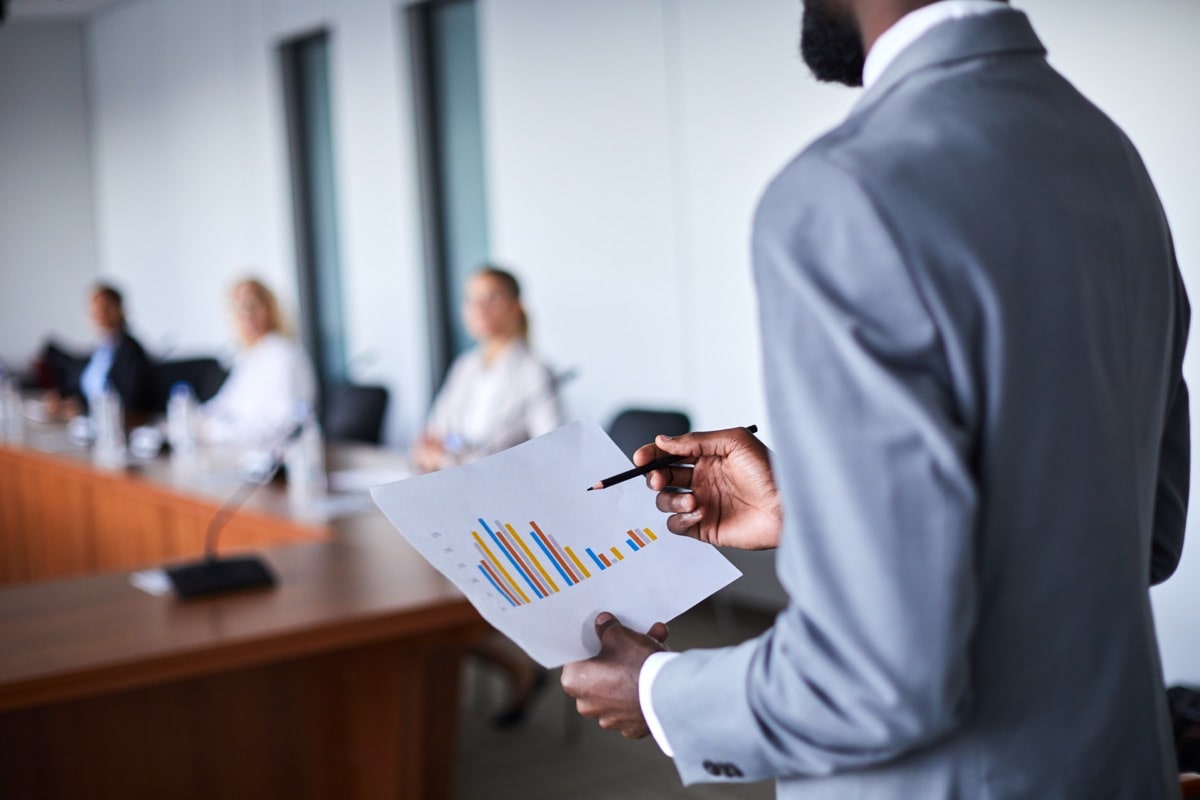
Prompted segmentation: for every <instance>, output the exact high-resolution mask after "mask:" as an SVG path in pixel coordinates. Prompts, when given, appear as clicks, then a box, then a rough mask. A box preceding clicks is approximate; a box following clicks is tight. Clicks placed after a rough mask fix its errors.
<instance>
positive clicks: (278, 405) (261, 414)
mask: <svg viewBox="0 0 1200 800" xmlns="http://www.w3.org/2000/svg"><path fill="white" fill-rule="evenodd" d="M316 400H317V385H316V379H315V378H314V376H313V368H312V364H311V363H310V362H309V360H308V356H307V355H305V353H304V350H303V349H302V348H301V347H300V345H298V344H297V343H296V342H294V341H292V340H291V339H288V338H287V337H285V336H283V335H281V334H278V333H274V332H272V333H268V334H266V335H265V336H263V337H262V338H261V339H259V340H258V341H257V342H255V343H254V344H253V345H251V346H250V347H248V348H246V349H244V350H242V351H240V352H239V353H238V354H237V356H236V357H235V358H234V361H233V367H232V369H231V370H230V372H229V377H228V378H226V379H225V383H224V384H222V385H221V390H220V391H219V392H217V395H216V397H214V398H213V399H211V400H209V401H208V402H207V403H205V404H204V407H203V410H202V415H201V416H202V434H203V438H204V439H205V440H206V441H210V442H224V443H229V442H238V443H242V444H246V445H250V446H260V445H264V444H267V443H269V442H271V441H272V440H273V439H275V438H276V437H278V436H280V435H281V434H282V433H283V432H284V430H285V429H286V428H287V426H288V425H290V424H292V423H293V422H294V421H295V420H297V419H298V418H299V417H301V416H303V415H305V414H309V413H312V411H313V410H314V408H315V406H316Z"/></svg>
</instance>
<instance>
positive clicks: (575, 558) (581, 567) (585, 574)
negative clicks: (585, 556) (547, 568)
mask: <svg viewBox="0 0 1200 800" xmlns="http://www.w3.org/2000/svg"><path fill="white" fill-rule="evenodd" d="M563 550H566V551H567V555H569V556H570V557H571V560H572V561H574V562H575V566H576V567H578V568H579V571H580V572H582V573H583V577H585V578H590V577H592V573H590V572H588V571H587V567H585V566H584V565H583V562H582V561H580V560H579V556H577V555H575V554H574V553H572V552H571V548H569V547H564V548H563Z"/></svg>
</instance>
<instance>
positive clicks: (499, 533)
mask: <svg viewBox="0 0 1200 800" xmlns="http://www.w3.org/2000/svg"><path fill="white" fill-rule="evenodd" d="M496 538H498V539H499V540H500V544H502V545H504V549H505V550H507V551H508V552H509V553H511V554H512V557H513V559H514V560H516V562H517V563H518V564H520V565H521V569H523V570H525V574H526V575H528V576H529V580H531V581H533V585H534V586H536V587H537V588H538V591H539V592H541V593H542V597H549V596H550V592H548V591H546V587H545V586H542V582H541V581H539V580H538V576H537V573H536V572H534V571H533V568H532V567H530V566H529V565H528V564H526V563H525V559H523V558H521V554H520V553H518V552H517V549H516V548H515V547H513V546H512V543H511V542H510V541H508V537H507V536H505V534H504V528H503V527H501V526H500V525H499V524H497V525H496Z"/></svg>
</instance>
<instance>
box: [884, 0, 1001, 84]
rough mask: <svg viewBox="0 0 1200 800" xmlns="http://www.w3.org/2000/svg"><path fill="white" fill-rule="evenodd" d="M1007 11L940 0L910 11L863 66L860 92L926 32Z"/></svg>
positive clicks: (975, 0)
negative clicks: (945, 23) (942, 25)
mask: <svg viewBox="0 0 1200 800" xmlns="http://www.w3.org/2000/svg"><path fill="white" fill-rule="evenodd" d="M1008 8H1009V5H1008V4H1007V3H1002V2H998V0H941V2H938V3H933V4H932V5H928V6H924V7H922V8H918V9H917V10H916V11H910V12H909V13H908V14H905V15H904V16H903V17H901V18H900V19H899V20H898V21H897V22H896V23H895V24H894V25H892V27H890V28H888V29H887V30H886V31H884V32H883V34H882V35H880V37H879V38H878V39H876V40H875V44H874V45H872V46H871V52H869V53H867V60H866V63H865V64H863V89H870V88H871V86H872V85H874V83H875V82H876V81H877V80H879V76H881V75H882V74H883V72H884V70H886V69H887V68H888V65H890V64H891V63H892V62H893V61H895V60H896V57H897V56H898V55H900V53H901V52H903V51H904V50H905V49H906V48H907V47H908V46H909V45H911V44H912V43H913V42H915V41H916V40H917V39H920V38H921V36H922V35H923V34H925V32H926V31H928V30H929V29H930V28H933V27H934V26H936V25H940V24H941V23H943V22H949V21H950V20H952V19H963V18H965V17H977V16H981V15H983V14H990V13H992V12H994V11H1004V10H1006V9H1008Z"/></svg>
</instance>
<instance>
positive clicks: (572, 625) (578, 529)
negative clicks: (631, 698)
mask: <svg viewBox="0 0 1200 800" xmlns="http://www.w3.org/2000/svg"><path fill="white" fill-rule="evenodd" d="M628 468H629V460H628V459H627V458H626V457H625V455H624V454H623V453H622V452H621V451H620V449H618V448H617V446H616V445H615V444H613V442H612V440H611V439H609V438H608V436H607V435H606V434H605V433H604V431H603V430H602V429H601V428H600V426H598V425H596V424H595V423H584V422H574V423H571V424H570V425H566V426H564V427H562V428H559V429H558V430H556V431H554V432H552V433H548V434H546V435H545V436H541V437H539V438H537V439H533V440H532V441H529V442H526V443H525V444H522V445H518V446H516V447H514V448H512V449H510V450H506V451H504V452H502V453H497V454H496V455H494V456H491V457H489V458H485V459H483V460H481V461H477V462H475V463H474V464H469V465H467V466H463V467H458V468H455V469H451V470H446V471H443V472H435V473H433V474H431V475H423V476H421V477H417V478H411V479H409V480H406V481H401V482H399V483H391V484H386V485H383V486H376V487H374V488H373V489H372V490H371V496H372V498H374V500H375V503H376V504H377V505H378V506H379V507H380V509H382V510H383V513H384V514H385V515H387V518H388V519H389V520H390V521H391V523H392V524H393V525H395V526H396V528H397V529H398V530H399V531H400V532H401V533H402V534H403V535H404V537H405V538H406V539H408V541H409V542H410V543H411V544H412V545H413V547H415V548H416V549H417V550H418V551H419V552H420V553H421V555H423V556H425V558H426V559H428V560H429V563H431V564H432V565H433V566H434V567H436V568H437V569H438V570H439V571H440V572H441V573H442V574H443V575H445V576H446V577H447V578H449V579H450V580H452V581H453V582H454V583H455V585H457V586H458V587H459V589H461V590H462V592H463V594H465V595H466V596H467V599H469V600H470V601H471V603H472V604H473V605H474V606H475V608H477V609H478V610H479V613H480V614H482V615H483V617H484V619H486V620H487V621H488V622H490V623H491V624H492V625H493V626H494V627H496V628H497V629H498V630H500V631H501V632H502V633H504V634H505V635H506V636H508V637H509V638H510V639H512V640H513V641H514V642H516V643H517V644H518V645H520V646H521V647H522V648H523V649H524V650H525V651H526V652H527V653H529V655H530V656H532V657H533V658H534V660H536V661H538V662H539V663H540V664H542V665H543V666H545V667H556V666H559V665H561V664H564V663H566V662H568V661H577V660H580V659H584V658H589V657H591V656H593V655H595V654H596V653H597V652H599V649H600V643H599V641H598V640H597V638H596V634H595V630H594V627H593V620H594V619H595V617H596V614H597V613H599V612H601V611H611V612H612V613H614V614H616V615H617V618H618V619H620V620H621V622H623V623H624V624H625V625H627V626H628V627H630V628H633V629H635V630H640V631H645V630H648V629H649V628H650V626H651V625H653V624H654V623H655V622H659V621H668V620H670V619H673V618H674V617H676V616H678V615H679V614H680V613H682V612H683V611H686V610H687V609H689V608H691V607H692V606H693V605H695V604H696V603H698V602H700V601H701V600H703V599H704V598H706V597H708V596H709V595H711V594H712V593H713V592H716V591H717V590H718V589H720V588H721V587H723V586H726V585H727V584H729V583H731V582H732V581H734V580H735V579H737V578H738V577H739V576H740V575H741V573H740V572H738V570H737V568H736V567H734V566H733V565H732V564H730V563H729V561H727V560H726V559H725V557H724V556H722V555H721V554H720V553H719V552H718V551H717V549H716V548H714V547H712V546H711V545H707V544H704V543H702V542H697V541H695V540H693V539H689V538H686V537H682V536H676V535H674V534H672V533H669V532H668V531H667V528H666V519H667V515H666V514H664V513H663V512H661V511H659V510H658V509H657V508H656V507H655V504H654V493H653V492H651V491H649V490H648V489H647V488H646V485H645V482H644V481H640V480H635V481H629V482H627V483H624V484H621V485H619V486H614V487H612V488H610V489H605V490H604V491H599V492H589V491H587V487H588V486H590V485H591V484H592V483H594V482H595V481H596V480H597V479H599V478H602V477H604V476H606V475H611V474H614V473H617V472H620V471H622V470H625V469H628Z"/></svg>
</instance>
